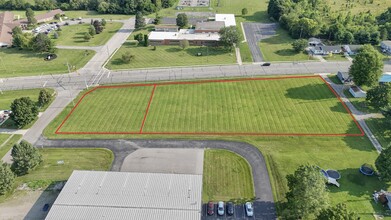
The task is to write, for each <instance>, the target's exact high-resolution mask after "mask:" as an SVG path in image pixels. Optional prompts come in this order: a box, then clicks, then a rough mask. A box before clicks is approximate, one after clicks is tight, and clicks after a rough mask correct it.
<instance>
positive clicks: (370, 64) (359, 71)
mask: <svg viewBox="0 0 391 220" xmlns="http://www.w3.org/2000/svg"><path fill="white" fill-rule="evenodd" d="M383 66H384V63H383V60H382V58H381V54H380V53H379V52H378V51H376V50H375V49H374V48H373V47H372V46H371V45H364V46H363V47H362V48H361V50H360V52H358V54H357V55H356V57H355V58H354V60H353V64H352V65H351V66H350V69H349V74H350V75H351V76H353V81H354V83H355V84H356V85H358V86H362V85H365V86H373V85H375V84H376V83H377V82H378V81H379V78H380V76H381V74H382V73H383Z"/></svg>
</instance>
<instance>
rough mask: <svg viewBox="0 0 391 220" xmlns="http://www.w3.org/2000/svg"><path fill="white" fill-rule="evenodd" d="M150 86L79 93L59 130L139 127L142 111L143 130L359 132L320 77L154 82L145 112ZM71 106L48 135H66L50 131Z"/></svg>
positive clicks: (129, 130)
mask: <svg viewBox="0 0 391 220" xmlns="http://www.w3.org/2000/svg"><path fill="white" fill-rule="evenodd" d="M258 79H262V78H258ZM153 90H154V87H153V86H152V85H151V84H147V86H131V87H120V88H118V87H113V88H112V87H111V88H98V89H96V90H94V91H92V92H90V93H89V94H88V95H86V96H85V97H84V98H83V100H82V101H81V102H80V104H79V105H78V106H77V108H76V109H75V110H74V111H73V113H72V114H71V115H70V117H69V118H67V120H66V121H65V123H64V124H63V125H62V127H61V129H60V130H59V131H60V132H128V133H138V132H139V131H140V129H141V127H142V124H143V119H144V117H145V118H146V120H145V124H144V127H143V133H145V134H148V133H155V132H157V133H159V132H163V133H176V132H181V133H182V134H183V133H186V132H187V133H204V132H206V133H221V132H227V133H230V134H232V133H255V134H275V133H280V134H292V133H294V134H341V135H344V134H347V133H349V134H359V133H360V131H359V130H358V128H357V126H356V125H355V124H354V122H353V120H352V118H351V117H350V115H349V114H348V113H347V111H346V110H345V109H344V107H343V106H342V104H341V103H340V102H339V101H338V99H336V98H335V96H334V94H333V93H332V92H331V91H330V90H329V89H328V87H327V86H326V84H325V83H324V82H323V81H322V80H321V79H320V78H319V77H307V78H283V79H279V80H249V81H234V82H213V83H212V82H209V83H197V84H183V83H182V84H162V85H157V86H156V89H155V90H154V95H153V99H152V102H151V103H150V107H149V112H148V115H147V116H144V115H145V112H146V109H147V106H148V100H149V99H150V98H151V94H152V91H153ZM72 106H73V105H69V106H68V107H67V108H66V109H65V110H64V111H63V112H62V113H61V114H60V115H59V116H58V117H57V118H56V119H55V120H54V121H53V122H52V123H51V124H50V126H49V127H50V129H46V135H48V136H49V137H54V138H58V137H59V136H62V137H65V136H66V135H65V136H64V135H54V131H55V130H56V129H57V127H58V126H59V125H60V124H61V122H62V121H63V120H64V118H65V116H66V115H67V114H68V113H69V111H70V109H71V107H72ZM108 110H109V111H108ZM102 112H107V113H105V114H104V115H103V114H102ZM304 119H305V120H304Z"/></svg>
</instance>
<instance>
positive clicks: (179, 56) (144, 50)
mask: <svg viewBox="0 0 391 220" xmlns="http://www.w3.org/2000/svg"><path fill="white" fill-rule="evenodd" d="M126 52H130V53H131V54H133V55H135V59H134V60H132V61H130V63H124V62H123V61H122V60H121V57H122V55H123V54H125V53H126ZM198 53H202V56H197V54H198ZM157 57H158V58H159V59H157ZM234 63H236V56H235V52H229V51H227V50H225V49H223V48H216V47H197V46H190V47H188V48H186V49H185V50H182V49H181V48H180V47H179V46H168V45H167V46H166V45H164V46H156V50H153V47H152V46H149V47H143V46H134V45H130V43H125V44H123V45H122V47H121V48H120V49H119V50H118V51H117V53H116V54H115V55H114V56H113V58H112V59H111V60H110V61H109V63H108V64H107V65H106V67H107V68H109V69H114V70H115V69H133V68H149V67H169V66H197V65H212V64H234Z"/></svg>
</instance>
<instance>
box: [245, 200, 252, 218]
mask: <svg viewBox="0 0 391 220" xmlns="http://www.w3.org/2000/svg"><path fill="white" fill-rule="evenodd" d="M244 209H245V210H246V215H247V216H248V217H252V216H254V209H253V204H252V203H251V202H246V204H245V205H244Z"/></svg>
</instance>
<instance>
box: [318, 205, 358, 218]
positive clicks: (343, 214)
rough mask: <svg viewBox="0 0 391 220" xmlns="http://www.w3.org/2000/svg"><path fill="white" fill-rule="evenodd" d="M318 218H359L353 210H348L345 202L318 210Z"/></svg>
mask: <svg viewBox="0 0 391 220" xmlns="http://www.w3.org/2000/svg"><path fill="white" fill-rule="evenodd" d="M316 219H318V220H329V219H333V220H358V219H360V218H359V217H358V215H357V214H356V213H355V212H350V211H349V210H348V209H347V207H346V204H342V203H340V204H337V205H336V206H334V207H329V208H327V209H323V210H322V211H320V213H319V215H318V216H317V218H316Z"/></svg>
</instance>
